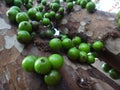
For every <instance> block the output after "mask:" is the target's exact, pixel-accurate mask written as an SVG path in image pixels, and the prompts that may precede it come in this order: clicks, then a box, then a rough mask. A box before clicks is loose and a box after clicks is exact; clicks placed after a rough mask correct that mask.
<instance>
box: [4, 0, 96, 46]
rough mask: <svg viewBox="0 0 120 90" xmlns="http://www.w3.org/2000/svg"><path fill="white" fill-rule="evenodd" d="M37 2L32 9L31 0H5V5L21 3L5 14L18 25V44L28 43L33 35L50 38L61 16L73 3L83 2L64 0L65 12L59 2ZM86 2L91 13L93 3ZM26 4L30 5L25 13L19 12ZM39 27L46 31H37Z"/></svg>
mask: <svg viewBox="0 0 120 90" xmlns="http://www.w3.org/2000/svg"><path fill="white" fill-rule="evenodd" d="M38 1H39V2H40V4H39V5H37V6H34V7H33V6H32V4H33V1H32V0H6V3H7V4H11V3H14V2H17V4H18V3H19V2H21V3H22V4H20V5H17V4H15V3H14V4H13V5H14V6H12V7H10V9H9V10H8V11H7V12H6V15H7V17H8V19H9V20H10V21H11V22H14V23H16V22H17V24H18V33H17V40H18V41H19V42H20V43H25V44H26V43H29V42H30V41H31V40H32V35H33V33H34V35H35V34H36V33H40V36H41V37H42V36H43V37H44V36H45V35H46V36H47V38H51V37H52V36H53V35H54V32H55V31H54V29H53V28H54V27H56V26H55V25H57V23H58V21H59V20H61V19H62V17H63V15H64V14H65V13H66V12H67V11H71V10H72V9H73V7H74V3H73V2H76V3H77V4H79V3H78V2H84V1H82V0H81V1H80V0H78V1H75V0H65V3H66V12H65V8H64V7H63V6H62V5H61V4H60V0H54V1H53V2H51V3H48V2H47V1H46V0H38ZM86 2H87V4H86V8H88V9H87V10H88V11H93V10H94V9H95V5H93V4H94V3H93V2H91V1H90V0H89V1H88V0H87V1H86ZM28 3H29V4H30V3H31V5H29V7H26V9H27V11H26V10H24V11H23V10H21V5H23V6H26V5H27V4H28ZM89 3H92V4H89ZM80 5H82V4H80ZM82 6H83V5H82ZM82 6H81V7H82ZM88 6H89V7H88ZM93 7H94V8H93ZM39 25H43V26H45V28H46V29H47V30H37V29H38V27H39Z"/></svg>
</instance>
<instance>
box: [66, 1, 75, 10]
mask: <svg viewBox="0 0 120 90" xmlns="http://www.w3.org/2000/svg"><path fill="white" fill-rule="evenodd" d="M73 6H74V5H73V3H72V2H68V3H67V6H66V7H67V9H68V10H71V9H73Z"/></svg>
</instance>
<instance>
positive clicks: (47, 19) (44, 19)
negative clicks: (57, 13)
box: [42, 18, 51, 26]
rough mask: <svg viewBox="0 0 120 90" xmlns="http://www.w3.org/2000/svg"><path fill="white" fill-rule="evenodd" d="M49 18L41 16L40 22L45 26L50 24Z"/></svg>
mask: <svg viewBox="0 0 120 90" xmlns="http://www.w3.org/2000/svg"><path fill="white" fill-rule="evenodd" d="M50 23H51V22H50V19H49V18H43V20H42V24H43V25H45V26H47V25H50Z"/></svg>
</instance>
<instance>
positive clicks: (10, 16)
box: [6, 9, 18, 22]
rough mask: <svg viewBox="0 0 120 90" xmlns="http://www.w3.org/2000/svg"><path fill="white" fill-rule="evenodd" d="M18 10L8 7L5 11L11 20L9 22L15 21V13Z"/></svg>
mask: <svg viewBox="0 0 120 90" xmlns="http://www.w3.org/2000/svg"><path fill="white" fill-rule="evenodd" d="M17 13H18V11H17V10H15V9H9V10H8V11H7V12H6V16H7V17H8V19H9V20H10V21H11V22H15V21H16V15H17Z"/></svg>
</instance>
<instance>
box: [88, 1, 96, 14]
mask: <svg viewBox="0 0 120 90" xmlns="http://www.w3.org/2000/svg"><path fill="white" fill-rule="evenodd" d="M86 9H87V11H89V12H92V11H94V10H95V3H94V2H88V3H87V5H86Z"/></svg>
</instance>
